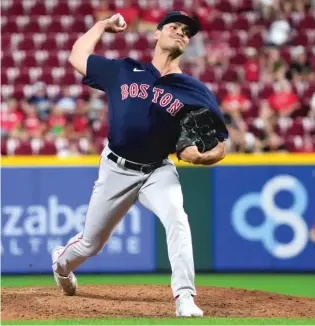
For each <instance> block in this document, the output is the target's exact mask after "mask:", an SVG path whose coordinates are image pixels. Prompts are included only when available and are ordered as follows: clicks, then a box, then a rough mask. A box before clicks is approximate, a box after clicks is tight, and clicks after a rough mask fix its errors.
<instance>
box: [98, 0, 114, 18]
mask: <svg viewBox="0 0 315 326" xmlns="http://www.w3.org/2000/svg"><path fill="white" fill-rule="evenodd" d="M114 14H115V12H114V11H113V10H111V9H110V6H109V1H108V0H101V2H100V3H99V6H97V7H95V8H94V19H95V21H99V20H104V19H106V18H109V17H111V16H112V15H114Z"/></svg>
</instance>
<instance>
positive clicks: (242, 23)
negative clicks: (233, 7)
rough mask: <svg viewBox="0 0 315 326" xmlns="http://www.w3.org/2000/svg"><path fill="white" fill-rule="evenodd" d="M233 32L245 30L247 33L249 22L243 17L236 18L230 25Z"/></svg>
mask: <svg viewBox="0 0 315 326" xmlns="http://www.w3.org/2000/svg"><path fill="white" fill-rule="evenodd" d="M232 24H233V25H232V26H233V29H234V30H245V31H247V30H248V29H249V22H248V19H247V17H246V16H245V15H242V16H236V18H235V20H234V21H233V23H232Z"/></svg>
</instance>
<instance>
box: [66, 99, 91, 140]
mask: <svg viewBox="0 0 315 326" xmlns="http://www.w3.org/2000/svg"><path fill="white" fill-rule="evenodd" d="M66 134H67V137H68V138H69V139H71V140H78V139H80V138H90V130H89V118H88V103H87V102H86V101H85V100H83V99H78V100H77V102H76V108H75V110H74V112H73V116H72V117H71V119H70V120H69V121H68V123H67V131H66Z"/></svg>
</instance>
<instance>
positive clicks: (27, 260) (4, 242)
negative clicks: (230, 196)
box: [1, 167, 155, 273]
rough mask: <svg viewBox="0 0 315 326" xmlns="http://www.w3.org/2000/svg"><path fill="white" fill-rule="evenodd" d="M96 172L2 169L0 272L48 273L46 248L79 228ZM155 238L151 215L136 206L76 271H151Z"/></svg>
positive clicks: (88, 169) (90, 169)
mask: <svg viewBox="0 0 315 326" xmlns="http://www.w3.org/2000/svg"><path fill="white" fill-rule="evenodd" d="M97 173H98V169H97V167H59V168H57V167H54V168H52V167H51V168H50V167H34V168H31V167H28V168H22V167H21V168H3V169H2V195H1V197H2V201H1V226H2V233H1V258H2V273H47V272H51V257H50V253H51V250H52V249H53V248H54V247H55V246H57V245H65V244H66V243H67V241H68V240H69V239H70V238H71V237H73V236H74V235H76V234H77V233H79V232H81V231H82V230H83V227H84V221H85V213H86V210H87V207H88V202H89V199H90V196H91V193H92V189H93V185H94V181H95V180H96V179H97ZM109 186H110V185H109ZM154 235H155V217H154V215H153V214H152V213H151V212H149V211H148V210H146V209H145V208H144V207H142V206H141V205H140V204H138V203H137V204H136V205H134V206H132V207H131V209H130V210H129V211H128V213H127V214H126V216H125V217H124V219H123V220H122V221H121V223H120V224H119V225H118V226H117V227H116V229H115V232H114V233H113V235H112V237H111V238H110V240H109V242H108V244H107V245H106V246H105V247H104V249H103V251H102V252H101V253H100V254H98V255H97V256H95V257H92V258H90V259H88V260H87V261H86V262H85V263H83V264H82V265H81V266H80V267H79V268H78V269H77V271H79V272H147V271H153V270H154V269H155V236H154Z"/></svg>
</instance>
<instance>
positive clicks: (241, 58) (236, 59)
mask: <svg viewBox="0 0 315 326" xmlns="http://www.w3.org/2000/svg"><path fill="white" fill-rule="evenodd" d="M245 62H246V56H245V54H244V53H242V52H241V51H239V52H238V53H237V54H235V55H233V56H232V57H231V59H230V63H231V64H234V65H244V64H245Z"/></svg>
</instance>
